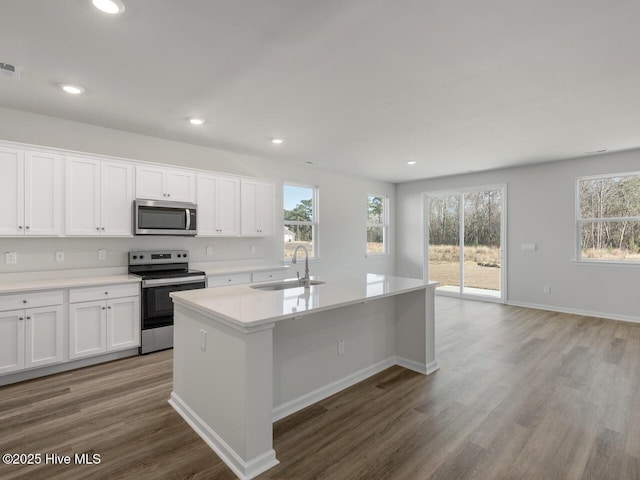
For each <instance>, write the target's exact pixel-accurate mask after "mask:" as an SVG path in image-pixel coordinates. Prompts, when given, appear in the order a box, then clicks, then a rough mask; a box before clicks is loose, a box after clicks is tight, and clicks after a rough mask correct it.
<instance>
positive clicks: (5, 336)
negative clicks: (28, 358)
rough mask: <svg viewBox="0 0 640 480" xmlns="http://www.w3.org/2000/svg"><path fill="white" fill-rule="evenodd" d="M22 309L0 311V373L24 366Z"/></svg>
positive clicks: (23, 313)
mask: <svg viewBox="0 0 640 480" xmlns="http://www.w3.org/2000/svg"><path fill="white" fill-rule="evenodd" d="M24 317H25V312H24V310H12V311H9V312H0V374H2V373H9V372H14V371H16V370H21V369H23V368H24V321H25V320H24Z"/></svg>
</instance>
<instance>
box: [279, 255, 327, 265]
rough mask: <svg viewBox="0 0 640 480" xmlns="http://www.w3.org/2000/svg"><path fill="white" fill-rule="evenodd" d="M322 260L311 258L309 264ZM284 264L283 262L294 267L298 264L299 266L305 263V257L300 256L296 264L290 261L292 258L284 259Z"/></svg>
mask: <svg viewBox="0 0 640 480" xmlns="http://www.w3.org/2000/svg"><path fill="white" fill-rule="evenodd" d="M320 260H322V258H320V257H309V263H316V262H319V261H320ZM282 262H283V263H284V264H285V265H292V264H293V265H296V264H298V263H301V262H304V256H299V257H298V261H297V262H296V263H295V264H294V263H293V262H292V261H291V259H290V258H284V259H283V260H282Z"/></svg>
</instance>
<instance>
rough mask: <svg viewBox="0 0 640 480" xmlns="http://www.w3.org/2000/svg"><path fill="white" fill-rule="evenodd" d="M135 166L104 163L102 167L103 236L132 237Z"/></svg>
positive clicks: (101, 220)
mask: <svg viewBox="0 0 640 480" xmlns="http://www.w3.org/2000/svg"><path fill="white" fill-rule="evenodd" d="M132 212H133V165H131V164H128V163H119V162H105V161H103V162H102V165H101V167H100V230H101V233H102V235H110V236H119V237H126V236H131V235H132V229H133V225H132V220H131V216H132Z"/></svg>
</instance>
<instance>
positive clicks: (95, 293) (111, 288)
mask: <svg viewBox="0 0 640 480" xmlns="http://www.w3.org/2000/svg"><path fill="white" fill-rule="evenodd" d="M138 295H140V284H138V283H125V284H119V285H104V286H102V287H88V288H73V289H70V290H69V303H77V302H92V301H94V300H108V299H109V298H118V297H134V296H138Z"/></svg>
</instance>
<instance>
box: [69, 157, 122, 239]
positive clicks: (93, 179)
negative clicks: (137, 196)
mask: <svg viewBox="0 0 640 480" xmlns="http://www.w3.org/2000/svg"><path fill="white" fill-rule="evenodd" d="M66 191H67V197H66V234H67V235H82V236H120V237H126V236H131V232H132V221H131V214H132V209H133V206H132V205H133V165H132V164H130V163H125V162H111V161H105V160H96V159H90V158H80V157H67V188H66Z"/></svg>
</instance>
